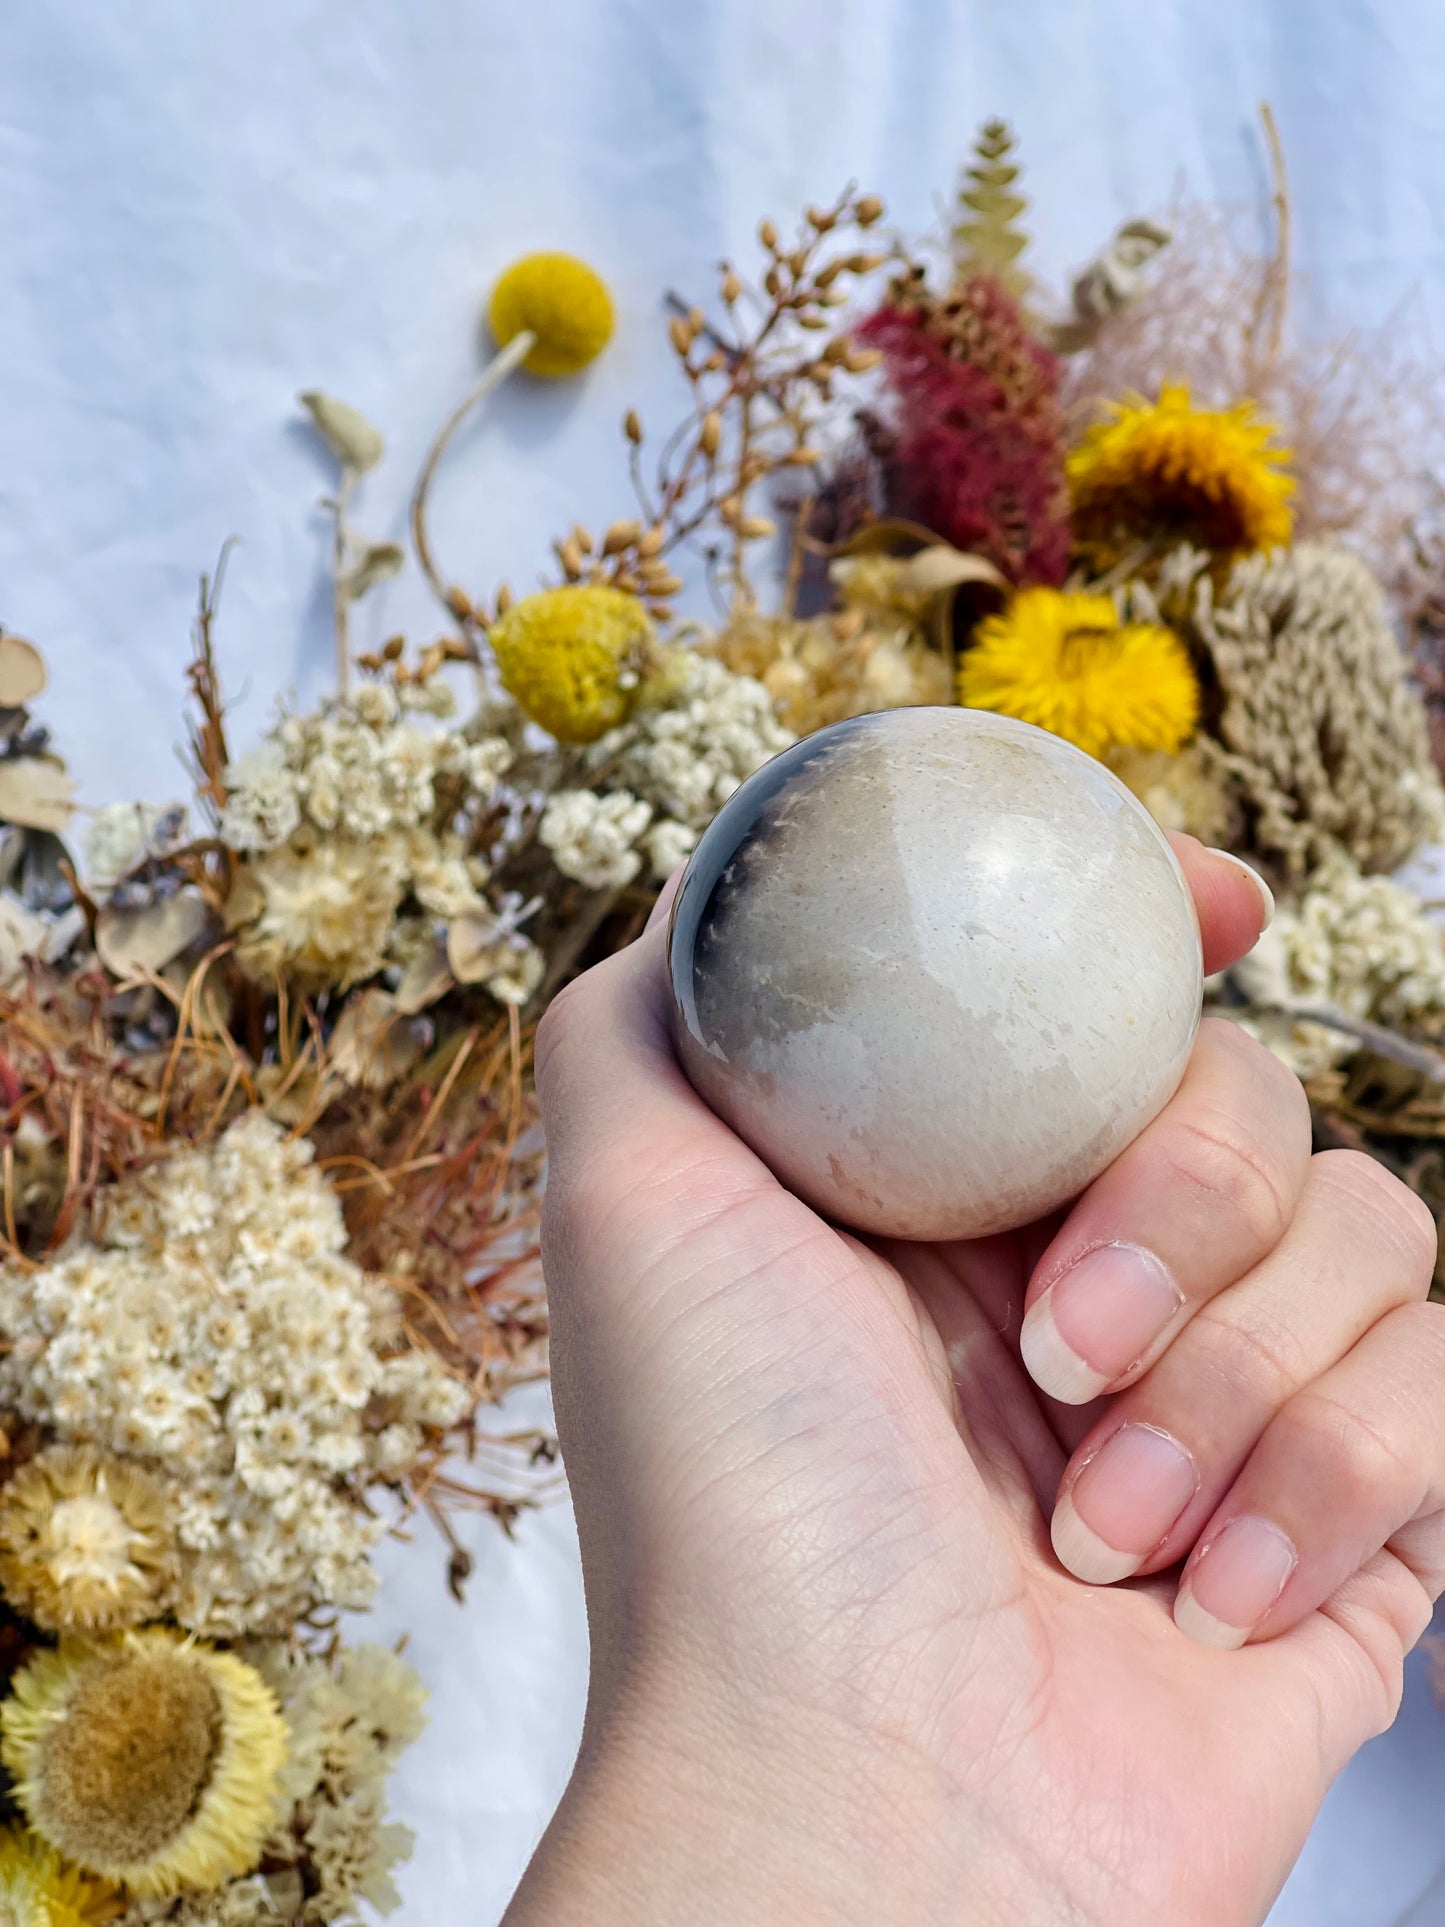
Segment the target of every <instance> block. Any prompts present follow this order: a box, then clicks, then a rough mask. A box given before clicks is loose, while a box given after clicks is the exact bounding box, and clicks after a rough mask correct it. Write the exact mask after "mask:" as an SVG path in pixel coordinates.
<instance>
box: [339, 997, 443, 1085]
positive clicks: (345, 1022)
mask: <svg viewBox="0 0 1445 1927" xmlns="http://www.w3.org/2000/svg"><path fill="white" fill-rule="evenodd" d="M420 1056H421V1042H420V1039H419V1038H418V1036H417V1034H416V1031H415V1029H414V1027H413V1026H412V1025H411V1024H408V1023H407V1022H405V1020H404V1019H403V1018H402V1017H401V1016H400V1014H399V1013H398V1011H397V1007H396V999H395V997H393V995H392V994H391V992H390V991H389V990H378V989H376V988H375V987H373V988H371V989H369V990H363V991H361V992H360V993H359V994H358V995H356V996H354V997H352V998H351V999H350V1000H349V1002H348V1003H347V1006H346V1008H345V1010H343V1011H342V1013H341V1016H340V1019H339V1020H338V1022H337V1025H336V1028H335V1030H334V1031H332V1033H331V1042H330V1046H329V1048H328V1050H327V1054H326V1062H327V1067H328V1068H329V1069H330V1070H331V1071H333V1072H334V1073H335V1074H336V1075H337V1076H338V1077H340V1078H341V1079H342V1080H343V1082H345V1083H347V1084H355V1085H359V1086H360V1087H361V1088H362V1089H363V1090H374V1091H379V1090H384V1089H385V1088H386V1086H387V1085H388V1084H392V1083H394V1082H395V1081H396V1079H397V1078H398V1077H401V1076H403V1075H404V1074H405V1073H406V1072H407V1071H409V1070H410V1069H411V1067H412V1065H413V1064H414V1063H415V1062H416V1060H417V1059H418V1057H420Z"/></svg>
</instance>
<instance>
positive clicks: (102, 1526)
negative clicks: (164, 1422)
mask: <svg viewBox="0 0 1445 1927" xmlns="http://www.w3.org/2000/svg"><path fill="white" fill-rule="evenodd" d="M175 1514H176V1503H175V1491H174V1488H173V1486H172V1484H171V1482H170V1481H169V1480H166V1479H161V1478H158V1477H156V1476H155V1474H154V1473H152V1472H150V1471H148V1470H147V1469H146V1468H145V1467H144V1466H143V1465H137V1464H134V1463H132V1462H130V1461H128V1460H126V1459H121V1458H117V1457H114V1456H111V1455H109V1454H106V1453H103V1452H97V1451H95V1450H94V1449H93V1448H91V1447H89V1446H73V1445H52V1446H50V1447H48V1448H47V1449H46V1450H45V1451H43V1452H41V1453H39V1454H38V1455H37V1456H36V1457H35V1458H33V1459H31V1460H30V1461H29V1463H28V1464H26V1465H24V1466H22V1467H21V1468H20V1470H19V1471H18V1472H17V1473H16V1474H15V1476H14V1477H13V1478H12V1479H10V1480H9V1481H8V1482H7V1483H6V1484H5V1485H4V1486H3V1487H0V1587H3V1589H4V1594H5V1597H6V1599H7V1600H8V1601H9V1602H10V1604H11V1605H12V1606H15V1607H17V1608H18V1609H19V1610H20V1611H21V1612H23V1613H24V1614H25V1615H26V1617H27V1618H29V1619H33V1620H34V1621H35V1624H36V1625H37V1626H40V1627H42V1628H43V1629H44V1630H45V1631H46V1632H53V1633H69V1632H84V1633H97V1632H114V1631H116V1630H118V1629H120V1628H122V1627H126V1626H137V1625H140V1624H141V1623H142V1622H143V1621H145V1620H147V1619H154V1618H156V1617H157V1616H158V1615H159V1614H160V1613H161V1611H162V1610H163V1609H164V1605H165V1602H166V1600H167V1598H168V1597H169V1595H170V1591H171V1587H172V1584H173V1582H174V1579H175V1575H176V1563H177V1562H176V1545H175Z"/></svg>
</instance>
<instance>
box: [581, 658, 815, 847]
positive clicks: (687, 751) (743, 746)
mask: <svg viewBox="0 0 1445 1927" xmlns="http://www.w3.org/2000/svg"><path fill="white" fill-rule="evenodd" d="M795 741H796V738H795V737H794V735H793V734H792V732H791V730H788V729H785V728H784V727H783V725H782V724H781V723H780V722H779V721H778V720H777V717H776V716H775V715H774V713H773V703H772V698H771V697H770V696H769V694H768V692H767V690H766V689H764V687H763V685H762V684H761V683H760V682H757V681H755V680H754V678H753V677H751V676H740V675H735V674H734V673H733V672H732V671H731V670H730V669H728V668H727V667H726V666H725V665H724V664H723V663H721V662H717V661H714V660H713V659H712V658H710V657H707V656H701V655H696V654H694V653H692V652H691V651H686V650H680V651H678V652H677V654H676V656H675V657H674V660H673V664H672V667H671V673H670V675H669V677H668V680H667V684H666V700H665V701H664V702H662V703H661V704H660V705H658V706H655V707H654V706H640V707H639V709H638V710H637V712H636V713H635V715H634V716H633V717H632V718H631V719H630V720H629V721H628V722H626V723H624V724H623V725H622V727H621V728H620V729H614V730H611V731H610V732H609V733H608V734H607V735H606V736H603V737H602V738H601V739H600V740H599V741H598V742H596V743H593V744H592V745H591V747H590V748H589V749H588V751H587V762H588V764H589V765H590V766H591V767H593V768H601V767H603V766H604V765H605V766H606V768H607V770H608V773H609V777H615V780H616V782H617V784H618V786H619V787H623V788H626V789H627V790H628V791H630V792H631V794H632V796H634V797H636V798H637V799H638V800H640V801H641V802H644V803H650V804H651V805H652V806H653V808H654V809H655V810H657V811H658V812H659V814H662V815H665V816H670V817H674V818H675V819H676V820H677V821H678V822H679V823H681V824H685V825H686V826H687V827H688V828H690V829H694V830H702V829H705V828H706V827H707V825H708V824H709V823H710V822H711V821H712V818H713V817H714V816H715V815H716V814H717V811H718V809H719V808H720V807H721V806H722V804H724V803H725V802H726V801H727V799H728V798H729V797H730V796H731V795H732V793H733V791H734V790H735V789H736V788H737V787H738V785H739V784H740V783H742V782H744V781H745V780H746V779H747V778H748V777H749V776H751V775H752V773H753V771H754V770H757V769H761V768H762V766H763V764H764V763H766V762H767V761H768V760H769V759H770V758H771V757H773V756H776V755H777V753H778V751H779V750H782V749H787V748H788V746H789V745H790V744H791V743H793V742H795ZM639 834H640V832H639Z"/></svg>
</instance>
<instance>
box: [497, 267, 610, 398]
mask: <svg viewBox="0 0 1445 1927" xmlns="http://www.w3.org/2000/svg"><path fill="white" fill-rule="evenodd" d="M487 319H488V322H489V323H490V326H491V330H492V334H493V336H494V337H495V339H496V343H497V346H498V347H499V348H505V347H506V345H507V343H508V342H509V341H511V340H513V339H514V338H515V337H516V336H517V335H520V334H521V333H522V332H523V331H524V330H525V331H526V332H527V333H528V334H531V335H534V336H535V337H536V340H535V342H534V344H533V346H532V347H531V348H530V349H529V350H528V351H527V355H526V358H525V360H524V361H523V363H522V366H523V367H524V368H525V369H526V370H527V372H528V374H531V375H552V376H562V375H576V374H580V373H581V371H582V370H583V369H584V368H585V367H586V366H587V365H588V363H589V362H592V361H595V360H596V359H597V357H598V355H600V354H601V353H602V350H603V349H604V348H605V347H606V346H607V344H608V342H609V341H610V340H611V339H612V325H613V312H612V296H611V295H610V294H609V293H608V292H607V284H606V282H605V281H603V279H602V277H601V276H600V275H599V274H597V273H595V272H594V270H593V269H591V268H589V267H588V265H587V263H586V262H585V261H579V260H578V259H577V257H576V256H575V255H573V254H546V253H542V254H524V255H523V256H522V258H521V260H520V261H514V262H513V263H512V265H511V267H509V268H508V269H507V271H506V273H505V274H503V275H502V277H501V279H500V280H499V281H498V282H497V285H496V287H495V288H493V290H492V299H491V304H490V306H489V308H488V311H487Z"/></svg>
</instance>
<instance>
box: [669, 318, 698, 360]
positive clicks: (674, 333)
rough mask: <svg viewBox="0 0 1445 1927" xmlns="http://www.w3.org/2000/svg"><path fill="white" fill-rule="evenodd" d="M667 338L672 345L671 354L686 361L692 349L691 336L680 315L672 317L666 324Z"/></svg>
mask: <svg viewBox="0 0 1445 1927" xmlns="http://www.w3.org/2000/svg"><path fill="white" fill-rule="evenodd" d="M667 338H668V340H669V341H670V342H671V343H672V348H673V353H674V354H677V355H680V356H681V357H682V359H683V360H684V361H686V360H687V357H688V354H689V353H690V351H691V349H692V336H691V334H690V333H689V332H688V326H687V323H686V322H685V321H684V320H683V318H682V316H681V315H676V314H675V315H673V317H672V318H671V320H670V321H669V322H668V324H667Z"/></svg>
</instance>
